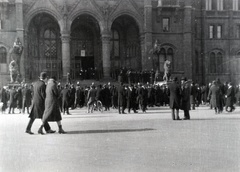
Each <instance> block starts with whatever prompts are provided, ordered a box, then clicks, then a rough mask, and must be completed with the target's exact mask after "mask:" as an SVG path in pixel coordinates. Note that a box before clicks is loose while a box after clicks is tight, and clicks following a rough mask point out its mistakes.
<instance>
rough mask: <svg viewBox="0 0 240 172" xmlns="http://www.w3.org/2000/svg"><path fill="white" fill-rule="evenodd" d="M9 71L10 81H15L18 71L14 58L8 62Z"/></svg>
mask: <svg viewBox="0 0 240 172" xmlns="http://www.w3.org/2000/svg"><path fill="white" fill-rule="evenodd" d="M9 72H10V79H11V81H10V82H11V83H15V82H17V77H18V74H19V71H18V64H17V62H16V61H15V60H12V61H11V62H10V64H9Z"/></svg>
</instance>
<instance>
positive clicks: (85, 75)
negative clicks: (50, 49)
mask: <svg viewBox="0 0 240 172" xmlns="http://www.w3.org/2000/svg"><path fill="white" fill-rule="evenodd" d="M70 36H71V43H70V44H71V45H70V47H71V48H70V49H71V51H70V52H71V55H70V56H71V74H72V76H73V78H74V79H96V78H98V79H99V77H100V76H99V74H100V73H101V72H100V71H102V52H101V49H102V46H101V32H100V26H99V22H98V21H97V20H96V19H95V18H94V17H93V16H91V15H89V14H82V15H79V16H78V17H76V18H75V19H74V20H73V22H72V25H71V35H70ZM96 75H97V76H96Z"/></svg>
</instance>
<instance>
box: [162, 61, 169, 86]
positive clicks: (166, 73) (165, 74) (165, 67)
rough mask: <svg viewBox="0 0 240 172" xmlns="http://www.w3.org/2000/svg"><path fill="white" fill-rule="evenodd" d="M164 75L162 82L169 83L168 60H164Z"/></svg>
mask: <svg viewBox="0 0 240 172" xmlns="http://www.w3.org/2000/svg"><path fill="white" fill-rule="evenodd" d="M163 68H164V75H163V80H164V81H166V82H167V81H169V79H170V76H171V62H170V61H169V60H166V61H165V62H164V66H163Z"/></svg>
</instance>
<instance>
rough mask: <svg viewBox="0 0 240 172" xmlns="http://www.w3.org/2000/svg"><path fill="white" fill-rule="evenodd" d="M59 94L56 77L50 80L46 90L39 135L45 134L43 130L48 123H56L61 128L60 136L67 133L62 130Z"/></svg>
mask: <svg viewBox="0 0 240 172" xmlns="http://www.w3.org/2000/svg"><path fill="white" fill-rule="evenodd" d="M58 97H59V92H58V89H57V82H56V79H55V77H52V78H50V79H49V80H48V83H47V88H46V99H45V110H44V113H43V118H42V125H41V126H40V128H39V130H38V133H39V134H44V133H43V131H42V129H43V126H44V124H45V123H46V122H47V121H50V122H51V121H56V122H57V124H58V127H59V131H58V133H59V134H65V133H66V132H65V131H64V130H63V129H62V124H61V120H62V117H61V112H60V106H59V101H58Z"/></svg>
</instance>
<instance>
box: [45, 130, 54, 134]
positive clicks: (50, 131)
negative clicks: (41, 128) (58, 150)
mask: <svg viewBox="0 0 240 172" xmlns="http://www.w3.org/2000/svg"><path fill="white" fill-rule="evenodd" d="M55 132H56V131H54V130H51V129H50V130H48V131H47V133H49V134H52V133H55Z"/></svg>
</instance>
